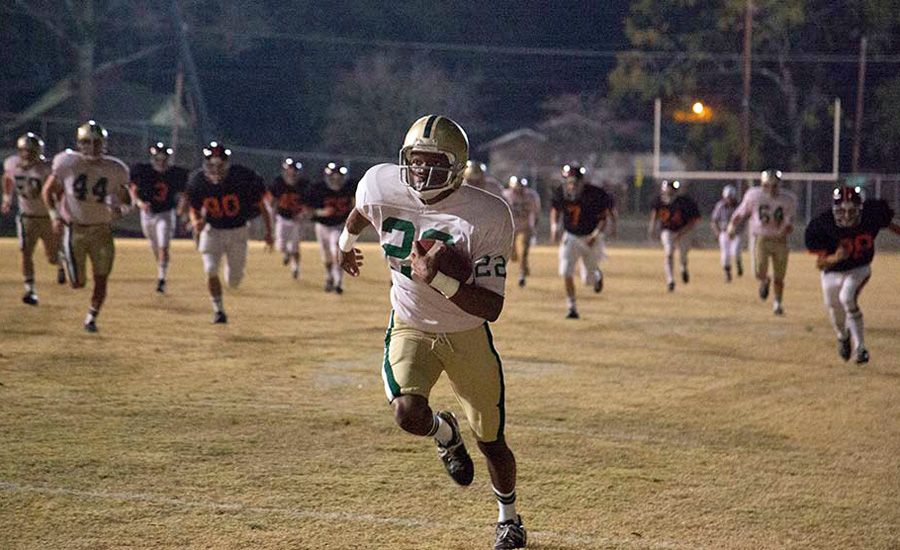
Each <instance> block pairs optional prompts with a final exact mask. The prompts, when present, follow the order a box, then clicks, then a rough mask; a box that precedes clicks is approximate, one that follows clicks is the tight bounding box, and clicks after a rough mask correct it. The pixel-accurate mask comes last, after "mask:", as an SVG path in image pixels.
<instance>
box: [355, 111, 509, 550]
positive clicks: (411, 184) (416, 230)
mask: <svg viewBox="0 0 900 550" xmlns="http://www.w3.org/2000/svg"><path fill="white" fill-rule="evenodd" d="M467 158H468V139H467V138H466V135H465V133H464V132H463V130H462V128H460V127H459V126H458V125H457V124H456V123H455V122H453V121H452V120H450V119H448V118H446V117H442V116H437V115H429V116H425V117H422V118H420V119H419V120H417V121H416V122H415V123H414V124H413V125H412V127H411V128H410V130H409V132H408V133H407V135H406V139H405V140H404V145H403V148H402V149H401V150H400V165H399V166H397V165H394V164H379V165H377V166H374V167H373V168H371V169H370V170H369V171H368V172H366V175H365V176H364V177H363V179H362V181H361V182H360V183H359V186H358V189H357V194H356V206H355V208H354V209H353V211H352V212H351V213H350V216H349V218H348V219H347V224H346V226H345V228H344V231H343V232H342V233H341V239H340V248H341V252H342V254H341V265H342V267H343V268H344V269H345V270H346V271H347V272H348V273H349V274H350V275H352V276H357V275H359V266H360V265H361V260H362V255H361V254H360V252H359V249H356V248H354V243H355V241H356V239H357V238H358V236H359V234H360V233H361V232H362V231H363V230H364V229H365V228H366V227H368V226H369V225H372V226H374V227H375V229H376V231H377V232H378V235H379V241H380V243H381V248H382V249H383V250H384V253H385V256H386V257H387V260H388V263H389V264H390V269H391V279H392V281H393V285H392V287H391V304H392V305H393V312H392V314H391V320H390V326H389V328H388V332H387V335H386V337H385V353H384V365H383V370H382V377H383V379H384V383H385V392H386V394H387V397H388V400H389V401H390V402H391V404H392V406H393V409H394V415H395V419H396V421H397V424H398V425H399V426H400V427H401V428H403V429H404V430H405V431H407V432H409V433H412V434H414V435H420V436H432V437H434V438H435V440H436V443H437V446H438V454H439V456H440V457H441V459H442V461H443V462H444V466H445V468H446V469H447V472H448V473H449V474H450V476H451V477H452V478H453V480H454V481H456V482H457V483H458V484H460V485H469V484H470V483H471V482H472V478H473V475H474V467H473V465H472V459H471V457H470V456H469V453H468V451H466V448H465V445H464V443H463V440H462V436H461V434H460V432H459V426H458V423H457V421H456V418H455V417H454V416H453V414H452V413H450V412H449V411H440V412H438V413H436V414H435V413H434V412H433V411H432V409H431V407H430V406H429V403H428V397H429V394H430V391H431V388H432V387H433V386H434V384H435V383H436V382H437V380H438V378H439V377H440V375H441V373H442V372H444V373H446V374H447V376H448V378H449V379H450V384H451V387H452V388H453V391H454V393H455V394H456V396H457V399H458V401H459V403H460V404H461V405H462V407H463V409H464V411H465V414H466V418H467V420H468V422H469V425H470V427H471V428H472V431H473V432H474V434H475V438H476V439H477V441H478V448H479V449H480V450H481V452H482V453H483V454H484V456H485V458H486V459H487V462H488V470H489V473H490V477H491V483H492V485H493V489H494V494H495V496H496V498H497V501H498V506H499V509H500V513H499V518H498V523H497V531H496V541H495V544H494V548H522V547H524V546H525V542H526V534H525V528H524V526H523V525H522V519H521V517H520V516H518V514H516V511H515V499H516V493H515V484H516V461H515V457H514V456H513V454H512V451H511V450H510V449H509V447H508V446H507V445H506V441H505V439H504V434H503V431H504V417H505V409H504V407H505V405H504V388H503V372H502V368H501V363H500V356H499V355H498V354H497V351H496V350H495V349H494V346H493V340H492V336H491V331H490V328H489V322H490V321H494V320H496V319H497V318H498V316H499V315H500V311H501V310H502V308H503V295H504V286H505V281H506V260H507V258H508V256H509V253H510V249H511V247H512V240H513V221H512V216H511V214H510V211H509V208H508V207H507V206H506V204H505V203H504V202H503V199H501V198H500V197H497V196H496V195H492V194H490V193H487V192H485V191H482V190H480V189H476V188H474V187H471V186H468V185H461V184H462V173H463V171H464V168H465V162H466V160H467ZM426 240H427V242H428V243H429V244H431V243H434V244H433V246H431V249H430V250H426V247H425V244H424V243H423V241H426ZM454 258H455V260H453V259H454ZM445 260H446V261H445ZM442 262H443V263H442ZM448 262H450V263H451V265H455V266H456V267H459V266H460V265H464V266H465V267H464V268H463V271H464V272H466V273H467V275H468V277H466V276H463V275H460V274H457V275H456V276H458V277H459V279H456V278H453V277H452V276H450V275H448V274H447V273H449V268H448V267H447V263H448ZM439 266H443V267H442V268H441V269H439ZM473 267H474V269H473ZM445 270H446V271H447V272H446V273H445ZM460 279H466V280H464V281H462V280H460Z"/></svg>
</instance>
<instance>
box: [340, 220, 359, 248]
mask: <svg viewBox="0 0 900 550" xmlns="http://www.w3.org/2000/svg"><path fill="white" fill-rule="evenodd" d="M358 238H359V235H354V234H353V233H351V232H349V231H347V227H346V226H344V230H343V231H341V236H340V238H338V247H339V248H340V249H341V252H352V251H353V245H355V244H356V239H358Z"/></svg>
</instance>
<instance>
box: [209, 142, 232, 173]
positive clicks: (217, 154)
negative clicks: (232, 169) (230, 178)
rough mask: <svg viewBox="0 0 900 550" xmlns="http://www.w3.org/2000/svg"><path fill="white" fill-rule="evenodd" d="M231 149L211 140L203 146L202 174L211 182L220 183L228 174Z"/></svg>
mask: <svg viewBox="0 0 900 550" xmlns="http://www.w3.org/2000/svg"><path fill="white" fill-rule="evenodd" d="M230 159H231V149H228V148H226V147H225V146H224V145H222V144H220V143H218V142H215V141H211V142H209V145H207V146H206V147H204V148H203V174H204V175H205V176H206V178H207V179H208V180H209V181H211V182H212V183H221V182H222V180H224V179H225V177H226V176H227V175H228V168H229V166H230Z"/></svg>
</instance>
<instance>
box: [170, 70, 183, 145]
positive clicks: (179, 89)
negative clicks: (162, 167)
mask: <svg viewBox="0 0 900 550" xmlns="http://www.w3.org/2000/svg"><path fill="white" fill-rule="evenodd" d="M183 95H184V66H183V65H182V64H181V63H180V62H179V63H178V69H177V72H176V73H175V97H174V98H173V99H172V141H171V147H172V156H173V157H175V156H177V155H178V130H179V128H180V125H181V98H182V96H183Z"/></svg>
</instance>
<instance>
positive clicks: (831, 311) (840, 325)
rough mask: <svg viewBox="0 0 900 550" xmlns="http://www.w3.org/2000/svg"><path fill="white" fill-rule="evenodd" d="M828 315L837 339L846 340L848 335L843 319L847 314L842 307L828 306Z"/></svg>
mask: <svg viewBox="0 0 900 550" xmlns="http://www.w3.org/2000/svg"><path fill="white" fill-rule="evenodd" d="M828 316H829V317H830V318H831V326H832V327H834V332H835V334H837V337H838V340H846V339H847V338H848V335H847V326H846V325H845V324H844V319H845V318H846V316H847V314H846V313H845V312H844V309H843V308H842V307H830V308H828Z"/></svg>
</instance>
